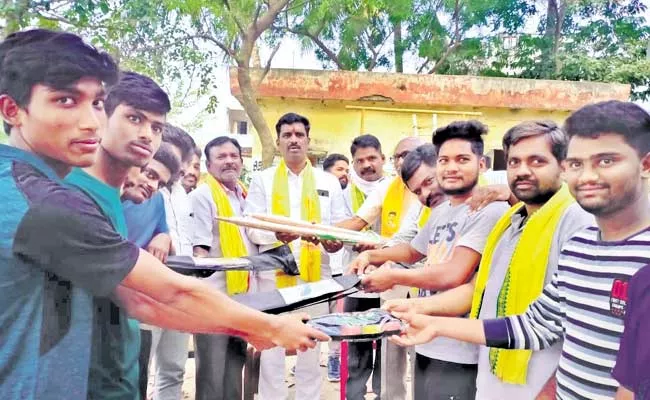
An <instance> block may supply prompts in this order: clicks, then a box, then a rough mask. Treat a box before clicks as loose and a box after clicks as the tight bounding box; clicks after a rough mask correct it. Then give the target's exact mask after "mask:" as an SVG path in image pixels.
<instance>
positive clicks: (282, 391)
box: [245, 167, 345, 400]
mask: <svg viewBox="0 0 650 400" xmlns="http://www.w3.org/2000/svg"><path fill="white" fill-rule="evenodd" d="M276 170H277V167H271V168H268V169H266V170H264V171H261V172H259V173H257V174H255V175H254V176H253V179H252V181H251V185H250V189H249V191H248V197H247V198H246V208H245V212H246V213H262V214H270V213H271V208H272V206H271V204H272V194H273V178H274V177H275V172H276ZM313 171H314V175H315V176H314V178H315V180H316V190H317V191H318V195H319V196H318V199H319V201H320V212H321V223H323V224H334V223H336V222H339V221H341V220H343V219H345V203H344V201H343V192H342V190H341V185H340V183H339V181H338V179H336V177H334V175H332V174H329V173H327V172H324V171H322V170H319V169H314V170H313ZM303 173H304V170H303V172H301V173H300V174H298V175H296V174H294V173H292V172H291V171H289V207H290V215H289V216H290V217H291V218H293V219H301V212H300V211H301V198H302V184H303ZM246 231H247V233H248V237H249V238H250V240H251V241H252V242H253V243H255V244H257V245H259V246H260V252H264V251H266V250H268V249H271V248H273V247H274V246H275V245H276V243H277V239H276V237H275V233H273V232H268V231H262V230H258V229H247V230H246ZM291 246H292V251H293V255H294V257H295V258H296V262H299V260H300V240H299V239H298V240H296V241H294V242H293V243H292V244H291ZM330 276H331V270H330V267H329V255H328V254H327V252H325V251H324V250H323V256H322V259H321V277H322V278H323V279H326V278H329V277H330ZM262 285H266V287H267V288H268V290H273V289H275V274H274V273H273V274H270V275H268V279H267V280H266V284H264V283H262ZM323 306H324V312H328V310H327V304H323ZM319 355H320V345H318V346H316V348H314V349H311V350H308V351H306V352H303V353H299V354H298V359H297V361H296V396H295V399H296V400H314V399H319V398H320V391H321V384H322V382H321V376H320V365H319ZM284 373H285V351H284V349H283V348H279V347H276V348H274V349H271V350H266V351H263V352H262V357H261V361H260V381H259V400H284V399H286V398H287V396H288V390H287V386H286V384H285V382H284Z"/></svg>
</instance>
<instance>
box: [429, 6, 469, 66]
mask: <svg viewBox="0 0 650 400" xmlns="http://www.w3.org/2000/svg"><path fill="white" fill-rule="evenodd" d="M452 18H453V21H454V24H455V28H454V35H453V36H452V38H451V42H450V43H449V46H448V47H447V50H445V53H444V54H443V55H442V57H440V58H439V59H438V60H437V61H436V63H435V64H434V65H433V68H431V69H430V70H429V74H434V73H435V72H436V71H437V70H438V68H440V66H441V65H442V63H443V62H445V60H447V57H449V55H450V54H451V53H452V52H453V51H454V50H456V48H457V47H458V46H460V43H461V41H460V0H456V3H455V5H454V15H453V17H452Z"/></svg>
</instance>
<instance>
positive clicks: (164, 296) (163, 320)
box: [117, 251, 277, 335]
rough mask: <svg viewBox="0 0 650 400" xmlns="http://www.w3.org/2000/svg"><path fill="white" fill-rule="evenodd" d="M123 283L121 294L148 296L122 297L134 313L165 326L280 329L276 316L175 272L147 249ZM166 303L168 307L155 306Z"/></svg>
mask: <svg viewBox="0 0 650 400" xmlns="http://www.w3.org/2000/svg"><path fill="white" fill-rule="evenodd" d="M120 286H122V287H123V288H124V289H128V291H126V290H118V293H117V294H118V296H120V295H124V294H127V295H129V294H130V295H131V296H134V295H133V293H132V292H136V293H138V294H139V295H142V296H145V297H142V296H137V297H128V298H120V301H121V302H122V303H124V304H125V305H126V306H127V311H128V312H129V313H130V314H132V315H133V316H134V317H136V318H140V316H143V317H144V318H147V319H150V320H149V321H148V322H149V323H151V324H153V325H158V326H161V327H163V328H171V329H179V327H178V325H175V324H182V326H181V327H180V329H182V330H184V331H188V332H207V333H213V332H214V333H221V332H223V331H224V330H236V331H241V332H245V333H247V334H254V335H255V334H256V335H259V334H261V333H267V332H268V333H269V334H270V333H271V331H273V330H275V329H277V327H276V326H274V324H275V323H276V322H275V321H276V320H275V319H274V318H272V316H270V315H267V314H264V313H262V312H259V311H256V310H253V309H251V308H249V307H246V306H244V305H241V304H239V303H237V302H235V301H234V300H232V299H231V298H229V297H228V296H227V295H225V294H224V293H221V292H219V291H217V290H216V289H214V288H212V287H211V286H209V285H208V284H206V283H205V282H202V281H200V280H199V279H196V278H191V277H187V276H183V275H181V274H177V273H175V272H173V271H172V270H170V269H169V268H167V267H165V266H163V264H162V263H160V262H159V261H158V260H157V259H156V258H155V257H153V256H152V255H150V254H149V253H147V252H145V251H141V252H140V256H139V258H138V261H137V263H136V266H135V267H134V268H133V270H132V271H131V273H129V274H128V275H127V276H126V278H125V279H124V280H123V281H122V283H121V285H120ZM146 298H150V299H151V300H150V301H149V300H147V299H146ZM163 305H164V309H163V308H159V309H158V310H157V311H156V312H153V311H152V310H151V307H162V306H163ZM170 309H174V310H176V312H177V314H176V315H178V316H181V317H182V318H184V319H185V321H170V319H169V318H168V317H166V316H165V315H164V314H165V312H168V311H169V310H170Z"/></svg>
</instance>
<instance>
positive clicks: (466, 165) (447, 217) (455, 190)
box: [350, 121, 508, 400]
mask: <svg viewBox="0 0 650 400" xmlns="http://www.w3.org/2000/svg"><path fill="white" fill-rule="evenodd" d="M486 132H487V128H486V127H485V126H484V125H483V124H481V123H480V122H478V121H458V122H454V123H452V124H450V125H448V126H446V127H443V128H439V129H438V130H436V132H435V134H434V136H433V143H434V145H435V146H436V149H437V150H438V157H437V160H436V161H437V164H436V166H435V175H434V174H432V173H431V172H432V171H431V170H427V169H421V170H420V168H416V169H414V168H412V166H411V168H404V166H402V177H403V179H404V181H405V182H406V184H407V185H408V187H409V189H410V190H411V191H413V193H415V194H416V195H418V197H421V201H423V200H424V201H426V199H428V197H429V193H430V192H429V190H430V189H428V187H429V186H430V184H431V183H432V182H433V181H434V180H437V181H438V183H439V185H440V187H441V188H442V190H443V192H444V193H445V194H446V195H447V198H448V200H447V201H446V202H444V203H442V204H441V205H440V206H438V207H436V208H435V209H434V210H432V211H431V215H430V217H429V220H428V222H427V223H426V225H425V226H424V228H422V230H421V231H420V232H419V233H418V234H417V236H416V237H415V238H414V239H413V240H412V241H411V243H410V244H408V243H402V244H398V245H395V246H392V247H388V248H384V249H381V250H370V251H365V252H363V253H361V254H360V255H359V256H358V257H357V258H356V259H355V260H354V261H353V262H352V263H351V264H350V270H351V272H356V273H359V274H363V273H366V272H370V271H371V270H372V269H373V268H368V267H369V266H373V265H382V264H384V263H387V262H389V261H393V262H402V263H405V264H407V265H408V264H413V263H416V262H418V261H420V260H422V259H423V258H424V257H425V256H426V257H427V261H426V264H425V266H424V267H423V268H419V269H401V268H392V267H391V263H387V264H386V265H383V267H382V268H380V269H378V270H376V271H374V272H372V273H370V274H368V275H366V276H365V277H364V278H363V279H362V285H363V286H364V289H365V290H367V291H370V292H383V291H385V290H388V289H391V288H392V287H393V286H395V285H403V286H410V287H418V288H420V289H422V290H421V291H420V295H421V296H428V295H430V294H431V292H432V291H442V290H447V289H452V288H454V287H456V286H459V285H462V284H463V283H465V282H468V281H469V280H471V277H472V275H473V274H474V271H475V270H476V267H477V266H478V263H479V261H480V259H481V254H482V251H483V247H484V245H485V240H486V237H487V234H488V232H489V231H490V230H491V229H492V227H493V226H494V224H495V223H496V222H497V220H498V219H499V218H500V217H501V215H502V214H503V213H504V212H505V211H506V210H507V208H508V207H507V204H506V203H504V202H494V203H490V204H489V205H487V206H485V207H484V208H482V209H481V210H480V211H477V212H475V213H473V214H470V213H469V211H470V209H469V206H468V205H467V204H466V201H467V199H469V198H470V197H471V196H472V194H473V193H474V192H475V189H476V187H477V184H478V178H479V173H480V170H481V169H482V167H483V139H482V135H484V134H485V133H486ZM415 350H416V360H415V375H414V389H415V390H414V399H415V400H422V399H447V398H449V396H454V397H455V398H459V399H470V398H473V397H474V393H475V386H476V383H475V380H476V362H477V348H476V347H475V346H463V345H462V344H460V343H456V342H435V343H429V344H427V345H426V346H421V347H416V349H415ZM431 382H434V384H431Z"/></svg>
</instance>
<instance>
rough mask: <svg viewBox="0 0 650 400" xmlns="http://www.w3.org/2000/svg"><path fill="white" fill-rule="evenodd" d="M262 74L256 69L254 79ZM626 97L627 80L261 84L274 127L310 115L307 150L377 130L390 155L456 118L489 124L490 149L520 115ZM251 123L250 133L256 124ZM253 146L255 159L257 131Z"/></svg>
mask: <svg viewBox="0 0 650 400" xmlns="http://www.w3.org/2000/svg"><path fill="white" fill-rule="evenodd" d="M259 73H260V71H253V81H254V82H255V81H257V79H258V77H259ZM230 89H231V92H232V94H233V95H234V96H235V97H238V96H239V95H240V94H241V92H240V89H239V85H238V84H237V70H236V69H235V68H231V69H230ZM629 96H630V86H629V85H623V84H609V83H595V82H570V81H549V80H530V79H513V78H491V77H478V76H450V75H409V74H395V73H372V72H352V71H315V70H289V69H273V70H271V71H270V72H269V73H268V75H267V76H266V78H265V79H264V81H263V82H262V84H261V85H260V86H259V87H258V90H257V100H258V103H259V104H260V107H261V108H262V112H263V114H264V117H265V119H266V121H267V123H268V125H269V127H271V130H272V131H273V126H274V125H275V122H276V121H277V119H278V118H279V117H280V116H281V115H282V114H284V113H286V112H289V111H293V112H297V113H299V114H303V115H305V116H307V117H308V118H309V119H310V121H311V124H312V129H311V137H312V141H311V148H310V151H311V153H312V156H313V158H317V159H320V158H322V157H325V156H326V155H327V153H330V152H338V153H343V154H345V155H348V156H349V147H350V142H351V140H352V138H354V137H355V136H357V135H359V134H363V133H371V134H373V135H376V136H377V137H378V138H379V139H380V140H381V143H382V145H383V146H384V151H385V152H386V153H387V154H390V153H391V152H392V150H393V147H394V146H395V144H396V143H397V141H399V140H400V139H401V138H402V137H405V136H422V137H423V138H425V139H426V140H427V141H429V140H431V134H432V132H433V130H435V129H436V128H438V127H441V126H444V125H446V124H448V123H450V122H452V121H455V120H459V119H477V120H479V121H481V122H483V123H484V124H486V125H487V126H488V127H489V134H488V136H487V138H486V150H487V151H490V150H493V149H497V150H498V149H501V138H502V137H503V134H504V133H505V131H506V130H507V129H508V128H509V127H511V126H513V125H514V124H516V123H518V122H521V121H523V120H529V119H550V120H554V121H556V122H558V123H562V122H563V121H564V119H565V118H566V117H567V116H568V115H569V114H570V113H571V112H572V111H573V110H576V109H577V108H580V107H581V106H583V105H585V104H589V103H593V102H598V101H603V100H609V99H618V100H628V99H629ZM233 128H234V127H233ZM247 129H248V132H253V126H252V124H250V123H249V124H248V126H247ZM233 130H235V129H233ZM235 131H236V130H235ZM252 147H253V149H252V156H253V160H257V159H259V157H260V154H261V149H260V143H259V140H258V139H257V137H256V136H255V140H254V142H253V146H252ZM387 164H388V163H387Z"/></svg>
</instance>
